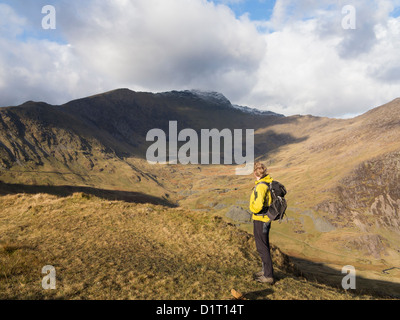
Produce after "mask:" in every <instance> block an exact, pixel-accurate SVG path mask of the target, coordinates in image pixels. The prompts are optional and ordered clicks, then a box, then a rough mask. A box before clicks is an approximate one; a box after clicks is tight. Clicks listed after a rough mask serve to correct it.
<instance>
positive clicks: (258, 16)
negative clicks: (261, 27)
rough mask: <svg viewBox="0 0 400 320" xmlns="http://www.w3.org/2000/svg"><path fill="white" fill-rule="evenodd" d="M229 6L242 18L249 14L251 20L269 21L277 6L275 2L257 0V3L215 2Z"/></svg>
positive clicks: (240, 0)
mask: <svg viewBox="0 0 400 320" xmlns="http://www.w3.org/2000/svg"><path fill="white" fill-rule="evenodd" d="M214 2H215V3H222V4H225V5H227V6H229V7H230V8H231V9H232V10H233V11H234V12H235V14H236V16H238V17H239V16H241V15H243V14H246V13H247V14H249V18H250V19H251V20H269V19H270V18H271V15H272V11H273V9H274V6H275V2H276V1H275V0H255V1H246V0H239V1H223V0H222V1H221V0H220V1H214Z"/></svg>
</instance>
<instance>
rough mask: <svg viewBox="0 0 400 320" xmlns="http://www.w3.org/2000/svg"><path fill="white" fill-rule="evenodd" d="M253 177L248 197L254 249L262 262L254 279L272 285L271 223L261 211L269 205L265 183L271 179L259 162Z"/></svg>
mask: <svg viewBox="0 0 400 320" xmlns="http://www.w3.org/2000/svg"><path fill="white" fill-rule="evenodd" d="M254 176H255V178H256V182H255V184H256V186H255V187H254V190H253V192H252V194H251V197H250V211H251V212H252V213H253V221H254V222H253V223H254V238H255V241H256V248H257V251H258V253H259V254H260V257H261V260H262V271H260V272H258V273H256V274H255V277H256V280H257V281H258V282H262V283H270V284H272V283H273V282H274V269H273V266H272V259H271V251H270V245H269V231H270V229H271V221H270V219H269V218H268V216H267V215H263V211H264V210H265V208H267V207H268V206H269V205H271V201H272V198H271V192H270V191H269V188H268V185H266V183H268V184H270V183H272V181H273V179H272V178H271V177H270V176H269V174H268V173H267V168H266V166H265V165H264V164H262V163H260V162H258V163H256V164H255V165H254Z"/></svg>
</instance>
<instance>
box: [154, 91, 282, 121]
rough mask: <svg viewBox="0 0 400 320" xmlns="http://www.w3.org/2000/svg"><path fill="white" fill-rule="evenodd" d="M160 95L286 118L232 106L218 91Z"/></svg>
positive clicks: (244, 107) (269, 112)
mask: <svg viewBox="0 0 400 320" xmlns="http://www.w3.org/2000/svg"><path fill="white" fill-rule="evenodd" d="M160 95H164V96H175V97H180V98H191V99H197V100H202V101H204V102H206V103H208V104H214V105H216V106H219V107H229V108H235V109H236V110H240V111H242V112H244V113H250V114H252V115H263V116H276V117H284V115H283V114H278V113H275V112H272V111H268V110H265V111H263V110H259V109H255V108H249V107H247V106H240V105H236V104H232V103H231V102H230V101H229V100H228V99H227V98H226V97H225V96H224V95H223V94H222V93H220V92H216V91H202V90H196V89H192V90H183V91H175V90H174V91H169V92H162V93H160Z"/></svg>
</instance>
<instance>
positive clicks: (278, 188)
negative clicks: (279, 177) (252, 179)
mask: <svg viewBox="0 0 400 320" xmlns="http://www.w3.org/2000/svg"><path fill="white" fill-rule="evenodd" d="M259 184H265V185H266V186H267V187H268V189H269V190H270V191H271V197H272V201H271V205H270V206H269V207H264V208H263V209H262V210H261V212H260V213H258V214H256V215H258V216H261V215H262V216H266V215H267V216H268V218H269V219H270V220H271V221H277V220H279V223H281V222H282V218H283V216H284V215H285V213H286V209H287V201H286V199H285V195H286V194H287V191H286V188H285V186H284V185H283V184H282V183H280V182H278V181H272V183H266V182H264V181H262V182H260V183H259ZM259 184H257V185H259ZM256 188H257V186H255V188H254V192H256Z"/></svg>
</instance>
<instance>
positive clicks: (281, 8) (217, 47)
mask: <svg viewBox="0 0 400 320" xmlns="http://www.w3.org/2000/svg"><path fill="white" fill-rule="evenodd" d="M346 4H350V5H352V6H353V7H354V9H355V13H356V14H355V18H356V21H357V23H356V29H355V30H347V29H344V28H343V25H342V21H343V19H344V18H345V15H344V14H343V13H342V8H343V6H344V5H346ZM45 5H53V6H54V7H55V8H56V26H57V27H56V29H55V30H43V29H42V27H41V22H42V19H43V17H44V14H42V12H41V10H42V7H43V6H45ZM244 15H245V16H244ZM399 16H400V0H320V1H310V0H276V1H268V0H265V1H262V0H214V1H213V2H211V1H206V0H130V1H127V0H86V1H77V0H53V1H50V0H3V1H1V0H0V106H9V105H18V104H21V103H23V102H25V101H27V100H36V101H46V102H49V103H52V104H61V103H65V102H67V101H70V100H72V99H76V98H80V97H84V96H88V95H92V94H96V93H100V92H104V91H108V90H112V89H116V88H120V87H127V88H130V89H132V90H138V91H151V92H160V91H168V90H185V89H198V90H204V91H208V90H212V91H219V92H221V93H222V94H224V95H225V96H226V97H227V98H228V99H229V100H231V102H232V103H235V104H241V105H247V106H249V107H254V108H259V109H263V110H265V109H268V110H271V111H274V112H277V113H282V114H285V115H292V114H313V115H320V116H329V117H348V116H350V115H357V114H360V113H363V112H365V111H367V110H368V109H371V108H373V107H375V106H378V105H381V104H384V103H386V102H389V101H390V100H392V99H395V98H397V97H399V96H400V92H399V91H398V88H399V87H400V75H399V72H398V70H400V60H399V59H398V53H399V52H400V18H399Z"/></svg>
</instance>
